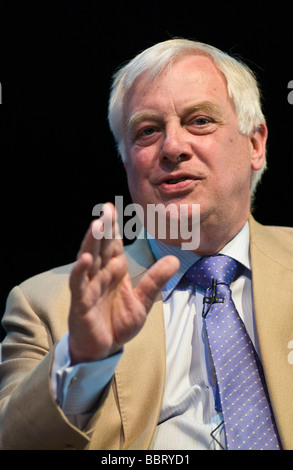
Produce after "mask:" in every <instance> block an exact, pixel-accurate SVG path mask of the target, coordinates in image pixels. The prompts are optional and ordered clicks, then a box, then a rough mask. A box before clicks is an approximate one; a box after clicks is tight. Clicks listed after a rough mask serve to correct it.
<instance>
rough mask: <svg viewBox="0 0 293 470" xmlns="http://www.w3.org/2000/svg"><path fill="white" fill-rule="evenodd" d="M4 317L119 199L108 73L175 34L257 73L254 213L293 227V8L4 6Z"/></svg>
mask: <svg viewBox="0 0 293 470" xmlns="http://www.w3.org/2000/svg"><path fill="white" fill-rule="evenodd" d="M0 21H1V24H0V33H1V41H0V47H1V51H0V52H1V56H0V57H1V64H0V66H1V70H0V82H1V85H2V102H3V104H2V106H0V111H1V129H2V130H1V139H0V140H1V150H0V151H1V160H0V161H1V173H0V174H1V185H0V191H1V199H0V201H1V206H0V214H1V219H0V220H1V230H0V234H1V244H0V247H1V256H0V309H1V310H0V316H1V315H2V313H3V311H4V308H5V301H6V297H7V295H8V292H9V291H10V289H11V288H12V287H13V286H14V285H15V284H17V283H19V282H21V281H23V280H24V279H26V278H28V277H30V276H32V275H34V274H37V273H39V272H41V271H44V270H47V269H50V268H52V267H55V266H58V265H62V264H66V263H69V262H72V261H73V260H74V259H75V256H76V252H77V250H78V248H79V245H80V242H81V239H82V237H83V234H84V232H85V230H86V229H87V227H88V224H89V223H90V221H91V220H92V215H91V213H92V208H93V206H94V205H95V204H98V203H101V202H105V201H107V200H109V201H113V202H114V199H115V195H123V196H124V202H125V204H127V203H129V202H130V198H129V194H128V190H127V184H126V178H125V174H124V170H123V167H122V165H121V163H120V162H119V159H118V157H117V152H116V149H115V145H114V141H113V138H112V135H111V134H110V131H109V129H108V123H107V102H108V94H109V87H110V80H111V76H112V73H113V72H114V70H115V69H116V68H117V67H118V66H119V65H121V64H122V63H124V62H125V61H127V60H129V59H131V58H132V57H133V56H134V55H135V54H137V53H138V52H140V51H141V50H142V49H145V48H146V47H148V46H151V45H152V44H154V43H156V42H158V41H162V40H165V39H169V38H170V37H176V36H180V37H185V38H189V39H196V40H199V41H203V42H207V43H210V44H212V45H214V46H216V47H219V48H220V49H223V50H225V51H227V52H229V53H231V54H233V55H236V56H238V57H241V58H242V59H243V60H244V61H246V62H247V63H248V65H249V66H250V67H251V68H252V69H253V70H254V72H255V73H256V75H257V77H258V79H259V81H260V83H261V88H262V94H263V102H264V112H265V115H266V117H267V121H268V126H269V141H268V165H269V170H268V172H267V173H266V174H265V176H264V178H263V182H262V184H261V186H260V188H259V190H258V192H257V198H256V202H255V210H254V215H255V217H256V218H257V220H258V221H260V222H262V223H264V224H274V225H289V226H293V214H292V210H291V201H292V194H293V187H292V186H293V185H292V183H291V173H292V170H291V168H292V167H291V160H292V156H291V154H292V151H291V138H292V134H293V105H290V104H289V103H288V99H287V97H288V93H289V90H288V82H289V81H290V80H293V70H292V68H293V67H292V59H293V31H292V30H293V18H292V14H291V7H290V2H289V1H288V2H273V1H271V2H268V3H267V2H261V1H255V2H251V3H248V2H235V1H234V2H233V3H232V2H231V3H230V2H195V1H193V2H190V1H188V2H183V1H176V2H175V1H169V2H161V1H159V0H157V1H152V0H149V1H147V2H141V1H138V2H127V1H124V2H123V1H97V0H96V1H79V2H77V1H73V0H71V1H62V0H60V1H59V2H56V3H54V2H52V1H50V2H46V1H41V0H40V1H39V2H32V1H22V2H14V1H12V0H11V1H6V2H2V3H1V12H0Z"/></svg>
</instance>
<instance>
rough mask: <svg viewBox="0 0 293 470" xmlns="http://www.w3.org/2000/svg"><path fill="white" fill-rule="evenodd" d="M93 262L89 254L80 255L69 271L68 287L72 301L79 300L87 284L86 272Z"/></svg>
mask: <svg viewBox="0 0 293 470" xmlns="http://www.w3.org/2000/svg"><path fill="white" fill-rule="evenodd" d="M92 262H93V257H92V255H91V254H90V253H82V254H81V255H80V257H79V258H78V260H77V261H76V263H75V264H74V266H73V269H72V271H71V275H70V279H69V286H70V290H71V294H72V298H73V299H74V300H80V299H81V298H82V297H83V295H84V292H85V289H86V286H87V283H88V270H89V269H90V267H91V265H92Z"/></svg>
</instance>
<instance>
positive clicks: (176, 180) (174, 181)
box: [165, 177, 188, 184]
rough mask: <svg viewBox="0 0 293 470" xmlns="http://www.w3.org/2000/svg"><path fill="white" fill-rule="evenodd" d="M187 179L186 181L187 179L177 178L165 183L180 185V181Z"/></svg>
mask: <svg viewBox="0 0 293 470" xmlns="http://www.w3.org/2000/svg"><path fill="white" fill-rule="evenodd" d="M187 179H188V178H187V177H183V178H178V179H169V180H166V181H165V183H166V184H177V183H181V181H186V180H187Z"/></svg>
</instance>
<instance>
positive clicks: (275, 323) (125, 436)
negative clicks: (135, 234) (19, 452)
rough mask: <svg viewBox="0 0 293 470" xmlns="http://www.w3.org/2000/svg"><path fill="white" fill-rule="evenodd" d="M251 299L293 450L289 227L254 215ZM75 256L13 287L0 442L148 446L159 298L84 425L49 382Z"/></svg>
mask: <svg viewBox="0 0 293 470" xmlns="http://www.w3.org/2000/svg"><path fill="white" fill-rule="evenodd" d="M250 235H251V242H250V248H251V263H252V282H253V300H254V309H255V319H256V327H257V332H258V339H259V344H260V350H261V356H262V362H263V366H264V370H265V375H266V380H267V385H268V388H269V393H270V396H271V401H272V405H273V408H274V412H275V417H276V421H277V425H278V429H279V433H280V436H281V440H282V444H283V448H284V449H293V365H292V364H290V362H291V361H289V358H288V356H289V352H290V350H289V349H288V345H289V342H290V341H292V340H293V229H291V228H281V227H264V226H262V225H260V224H258V223H257V222H255V221H254V219H253V218H252V217H251V218H250ZM127 256H128V262H129V270H130V275H131V277H132V280H133V283H134V284H136V283H137V282H138V281H139V279H140V278H141V276H142V275H143V273H144V272H145V270H146V269H147V268H148V267H149V266H150V265H151V263H152V262H153V257H152V254H151V252H150V249H149V246H148V243H147V242H146V241H145V240H137V241H136V242H135V243H134V244H133V245H132V246H131V247H129V248H127ZM71 267H72V265H69V266H65V267H61V268H57V269H53V270H51V271H49V272H46V273H43V274H40V275H38V276H35V277H34V278H32V279H29V280H27V281H25V282H24V283H22V284H21V285H20V286H18V287H15V288H14V289H13V291H12V292H11V294H10V296H9V299H8V304H7V310H6V313H5V316H4V324H5V326H6V328H7V329H8V331H9V335H8V337H7V338H6V339H5V340H4V343H3V359H4V362H3V363H2V364H1V365H0V386H1V396H0V448H2V449H65V448H76V449H106V450H111V449H148V447H149V445H150V443H151V440H152V437H153V433H154V430H155V427H156V424H157V422H158V417H159V414H160V408H161V402H162V396H163V390H164V380H165V364H166V360H165V337H164V321H163V308H162V301H161V299H160V298H158V299H157V301H156V302H155V303H154V305H153V307H152V309H151V311H150V313H149V316H148V319H147V322H146V324H145V326H144V327H143V329H142V330H141V332H140V333H139V334H138V335H137V336H136V337H135V338H134V339H133V340H132V341H130V342H129V343H128V344H127V345H126V346H125V352H124V354H123V356H122V359H121V361H120V362H119V365H118V367H117V369H116V372H115V376H114V378H113V380H112V382H111V384H110V385H109V387H108V389H107V390H105V393H104V399H103V403H102V405H101V406H100V408H99V409H98V410H97V412H96V413H95V414H94V416H93V418H92V419H91V422H90V427H89V430H88V431H87V432H84V433H83V432H81V431H79V430H78V429H76V428H75V427H74V426H72V425H71V424H70V423H69V422H68V421H67V419H66V417H65V416H64V414H63V413H62V411H61V410H60V408H59V407H58V406H57V405H56V403H55V400H54V397H53V395H52V391H51V388H50V379H49V377H50V369H51V363H52V352H53V351H54V345H55V344H56V342H57V341H58V340H59V339H60V338H61V337H62V336H63V335H64V333H65V332H66V331H67V320H68V311H69V304H70V292H69V287H68V277H69V273H70V271H71Z"/></svg>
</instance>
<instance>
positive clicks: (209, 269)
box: [186, 255, 239, 289]
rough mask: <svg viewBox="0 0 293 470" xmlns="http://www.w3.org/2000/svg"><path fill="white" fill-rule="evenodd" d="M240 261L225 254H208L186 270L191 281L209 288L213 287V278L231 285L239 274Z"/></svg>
mask: <svg viewBox="0 0 293 470" xmlns="http://www.w3.org/2000/svg"><path fill="white" fill-rule="evenodd" d="M238 268H239V263H237V261H235V260H234V259H233V258H230V257H229V256H225V255H215V256H207V257H204V258H201V259H200V260H198V261H197V262H196V263H195V264H193V265H192V266H191V268H189V270H188V271H187V272H186V277H187V279H188V280H189V281H190V282H194V283H195V284H198V285H199V286H201V287H203V288H204V289H207V288H208V287H211V284H212V280H213V279H217V282H218V283H223V284H227V285H230V284H231V282H232V281H234V279H235V278H236V276H237V273H238V271H239V269H238Z"/></svg>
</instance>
